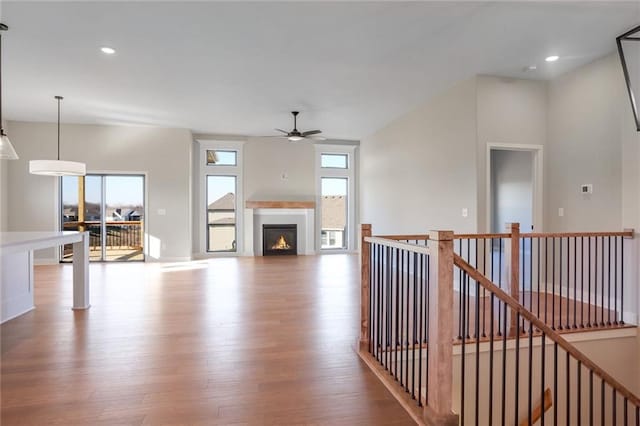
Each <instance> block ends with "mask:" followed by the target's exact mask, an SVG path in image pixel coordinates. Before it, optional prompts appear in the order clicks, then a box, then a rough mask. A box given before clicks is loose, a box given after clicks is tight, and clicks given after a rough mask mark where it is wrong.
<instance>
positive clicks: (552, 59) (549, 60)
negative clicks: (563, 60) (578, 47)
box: [544, 55, 560, 62]
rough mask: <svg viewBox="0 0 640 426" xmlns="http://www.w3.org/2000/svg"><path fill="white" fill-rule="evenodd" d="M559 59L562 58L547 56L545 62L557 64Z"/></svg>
mask: <svg viewBox="0 0 640 426" xmlns="http://www.w3.org/2000/svg"><path fill="white" fill-rule="evenodd" d="M558 59H560V56H558V55H551V56H547V57H546V58H544V60H545V61H547V62H555V61H557V60H558Z"/></svg>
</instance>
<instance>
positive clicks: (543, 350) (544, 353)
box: [540, 331, 547, 426]
mask: <svg viewBox="0 0 640 426" xmlns="http://www.w3.org/2000/svg"><path fill="white" fill-rule="evenodd" d="M546 340H547V335H546V334H545V333H544V331H543V332H542V340H541V344H540V347H541V352H540V356H541V361H540V401H541V407H542V416H541V417H540V425H541V426H544V418H545V410H544V391H545V389H544V373H545V372H546V371H547V370H546V369H545V359H546V357H547V350H546V344H547V342H546Z"/></svg>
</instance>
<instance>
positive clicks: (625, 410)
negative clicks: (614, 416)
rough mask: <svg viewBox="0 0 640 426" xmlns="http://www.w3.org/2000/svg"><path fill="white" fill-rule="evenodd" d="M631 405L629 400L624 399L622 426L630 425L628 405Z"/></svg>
mask: <svg viewBox="0 0 640 426" xmlns="http://www.w3.org/2000/svg"><path fill="white" fill-rule="evenodd" d="M628 404H629V401H628V400H627V398H625V399H624V409H623V413H622V420H623V421H622V424H624V425H628V424H629V415H628V413H627V408H628V407H627V405H628Z"/></svg>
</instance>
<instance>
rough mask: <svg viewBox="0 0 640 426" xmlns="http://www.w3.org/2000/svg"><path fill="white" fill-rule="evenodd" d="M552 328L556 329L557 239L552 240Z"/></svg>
mask: <svg viewBox="0 0 640 426" xmlns="http://www.w3.org/2000/svg"><path fill="white" fill-rule="evenodd" d="M551 244H552V246H551V249H552V254H551V328H552V329H554V330H555V329H556V239H555V238H552V239H551Z"/></svg>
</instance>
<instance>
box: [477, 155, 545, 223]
mask: <svg viewBox="0 0 640 426" xmlns="http://www.w3.org/2000/svg"><path fill="white" fill-rule="evenodd" d="M487 207H488V208H487V210H488V211H487V229H488V232H492V233H501V232H505V225H506V224H507V223H514V222H517V223H519V224H520V232H523V233H526V232H534V231H535V232H542V147H541V146H539V145H500V144H491V145H489V146H488V152H487Z"/></svg>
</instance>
